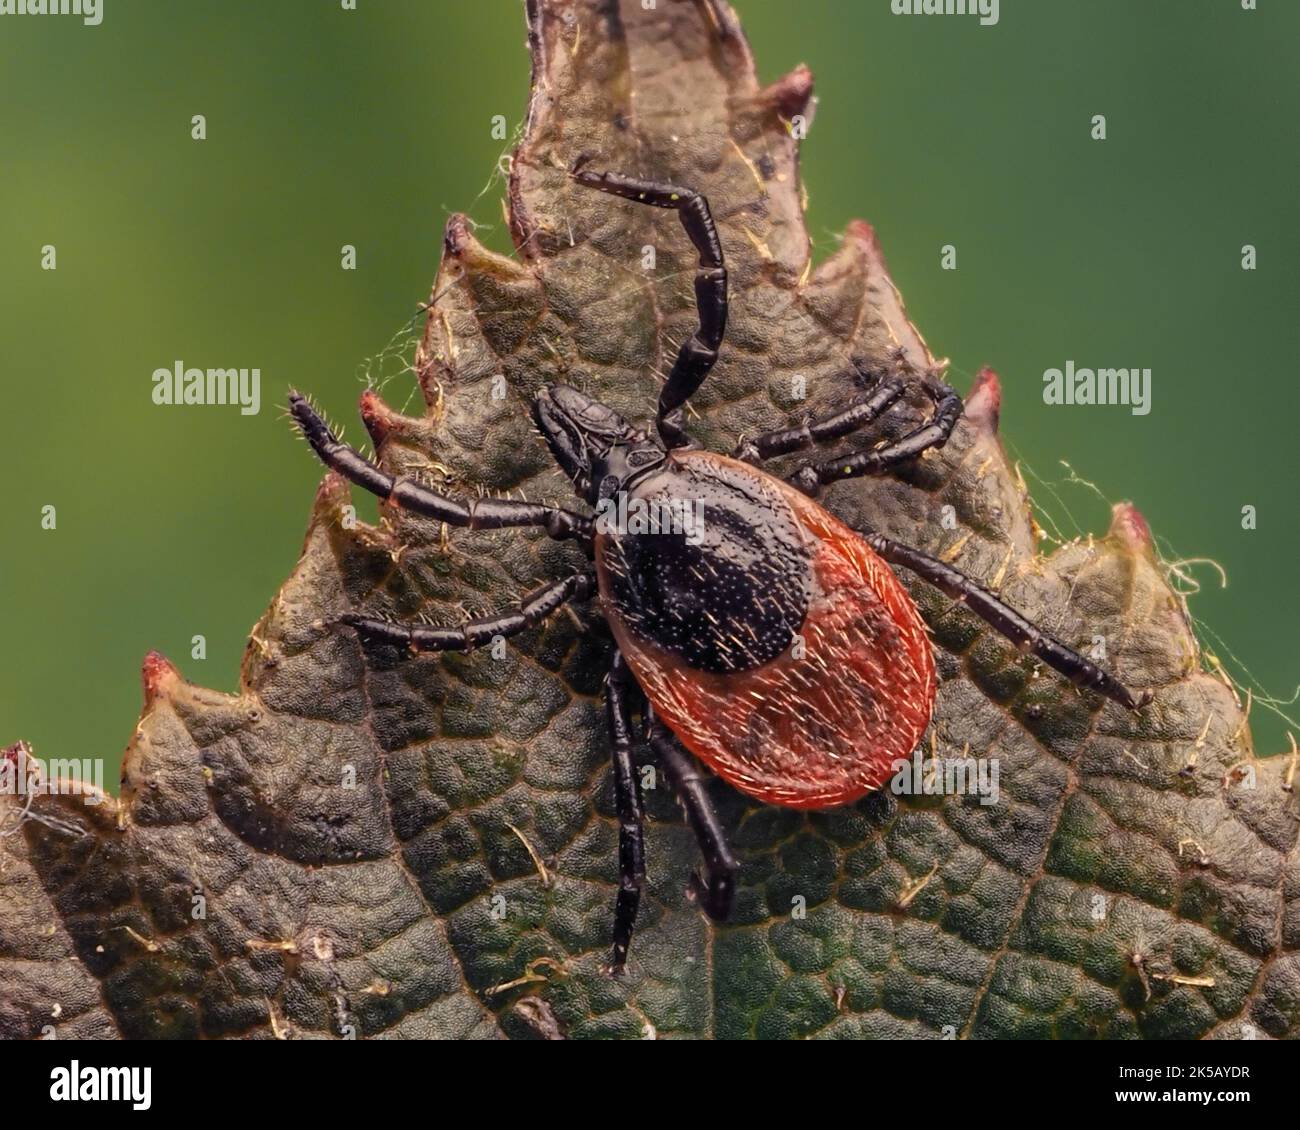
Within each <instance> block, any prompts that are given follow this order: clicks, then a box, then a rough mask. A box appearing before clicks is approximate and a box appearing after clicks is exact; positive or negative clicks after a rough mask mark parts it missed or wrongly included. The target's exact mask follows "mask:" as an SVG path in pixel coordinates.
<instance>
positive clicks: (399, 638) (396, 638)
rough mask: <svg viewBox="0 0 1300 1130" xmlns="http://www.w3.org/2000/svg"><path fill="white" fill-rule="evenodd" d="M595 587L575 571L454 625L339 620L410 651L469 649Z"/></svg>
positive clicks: (536, 620) (347, 616) (532, 622)
mask: <svg viewBox="0 0 1300 1130" xmlns="http://www.w3.org/2000/svg"><path fill="white" fill-rule="evenodd" d="M595 591H596V578H595V577H594V576H593V575H592V574H590V573H575V574H574V575H573V576H571V577H564V578H562V579H560V580H558V581H551V582H549V583H548V584H545V585H543V586H542V587H541V588H539V589H535V590H534V591H533V592H531V593H529V594H528V595H527V596H525V597H524V599H523V600H521V601H520V602H519V607H518V608H517V609H516V610H515V611H514V612H499V613H497V614H496V615H493V616H483V617H480V618H479V619H477V620H470V621H469V622H468V623H466V624H462V625H460V626H459V627H457V628H434V627H430V626H429V625H427V624H395V623H391V622H390V621H388V620H375V619H372V618H371V617H369V616H361V615H359V614H357V613H355V612H347V613H344V614H343V615H342V616H340V617H339V623H341V624H347V625H348V626H349V627H352V628H355V629H356V631H357V634H358V635H359V636H361V637H362V638H363V639H365V640H367V641H370V642H373V643H388V644H394V645H396V646H397V647H404V648H408V649H409V650H411V651H469V650H471V649H473V648H476V647H482V646H483V645H484V644H486V643H491V642H492V641H493V640H494V639H495V638H496V637H497V636H502V637H507V636H517V635H518V634H519V633H520V632H523V631H526V630H527V629H529V628H532V627H534V626H536V625H537V624H540V623H541V622H542V621H543V620H545V619H546V617H547V616H549V615H550V614H551V613H552V612H554V611H556V609H558V608H560V606H561V605H563V604H565V603H566V602H568V601H570V600H584V599H586V598H587V597H589V596H591V595H592V594H593V593H594V592H595Z"/></svg>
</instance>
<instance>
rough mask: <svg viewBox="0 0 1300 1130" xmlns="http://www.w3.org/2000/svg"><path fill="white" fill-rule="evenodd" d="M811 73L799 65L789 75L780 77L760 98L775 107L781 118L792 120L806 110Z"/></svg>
mask: <svg viewBox="0 0 1300 1130" xmlns="http://www.w3.org/2000/svg"><path fill="white" fill-rule="evenodd" d="M812 92H813V76H812V71H810V70H809V69H808V67H807V66H806V65H805V64H804V63H800V64H799V65H798V66H797V67H795V69H794V70H792V71H791V72H790V73H789V74H785V75H782V76H781V77H780V78H779V79H777V80H776V82H774V83H772V85H771V86H769V87H768V88H767V89H766V90H764V91H763V92H762V97H763V98H764V99H765V100H766V101H768V102H769V103H771V104H772V105H773V106H774V107H776V110H777V112H778V113H779V114H780V115H781V116H782V117H783V118H792V117H794V115H795V114H802V113H803V112H804V111H805V110H806V109H807V108H808V102H809V100H810V99H811V98H812Z"/></svg>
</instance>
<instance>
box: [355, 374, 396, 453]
mask: <svg viewBox="0 0 1300 1130" xmlns="http://www.w3.org/2000/svg"><path fill="white" fill-rule="evenodd" d="M361 422H362V423H363V424H365V426H366V431H367V432H369V433H370V438H371V439H372V440H374V443H375V446H376V447H378V446H379V445H380V444H381V443H383V442H384V440H386V439H387V438H388V433H389V432H390V431H392V429H393V424H394V423H395V422H396V417H395V416H394V415H393V410H392V409H391V408H389V407H388V405H387V404H385V403H384V401H383V398H382V397H380V395H379V393H377V392H376V391H375V390H374V389H373V388H368V389H366V391H365V392H363V393H362V394H361Z"/></svg>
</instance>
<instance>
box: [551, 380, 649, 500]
mask: <svg viewBox="0 0 1300 1130" xmlns="http://www.w3.org/2000/svg"><path fill="white" fill-rule="evenodd" d="M533 420H534V422H535V423H536V424H537V430H538V431H540V432H541V433H542V438H543V439H545V440H546V445H547V446H548V447H549V448H550V449H551V454H552V455H554V456H555V461H556V462H557V463H559V465H560V466H561V467H563V468H564V472H565V474H567V475H568V476H569V478H571V479H572V480H573V484H574V487H575V489H576V490H577V492H578V494H579V495H581V496H582V497H583V498H584V499H586V500H587V501H588V502H590V503H591V504H592V505H595V503H596V501H597V499H598V498H600V497H602V496H605V497H608V496H609V495H611V494H613V493H614V492H615V491H619V490H625V489H626V488H627V487H628V486H629V484H630V483H631V481H632V480H633V479H637V478H640V477H641V475H642V474H644V473H645V472H646V471H648V470H650V469H651V468H652V467H655V466H658V465H659V464H660V463H662V462H663V460H664V450H663V448H661V447H660V446H659V445H658V444H657V443H654V442H653V441H652V440H650V439H648V438H647V437H646V434H645V433H644V432H642V431H640V430H639V429H637V428H634V427H632V425H631V424H629V423H628V422H627V421H626V420H624V419H623V417H622V416H620V415H619V414H618V413H617V412H615V411H614V410H613V409H612V408H609V407H607V406H606V405H604V404H601V403H600V401H598V400H593V399H591V397H589V396H586V395H584V394H583V393H581V392H579V391H578V390H577V389H575V388H570V387H569V386H568V385H543V386H542V388H541V389H539V390H538V392H537V396H536V398H535V399H534V400H533Z"/></svg>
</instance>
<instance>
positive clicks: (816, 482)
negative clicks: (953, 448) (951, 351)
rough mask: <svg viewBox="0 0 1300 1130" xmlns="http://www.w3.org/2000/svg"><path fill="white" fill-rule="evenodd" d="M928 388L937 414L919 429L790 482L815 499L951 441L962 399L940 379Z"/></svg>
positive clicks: (811, 468)
mask: <svg viewBox="0 0 1300 1130" xmlns="http://www.w3.org/2000/svg"><path fill="white" fill-rule="evenodd" d="M882 387H883V386H882ZM925 389H926V392H927V393H929V395H930V398H931V399H932V400H933V401H934V412H933V413H931V415H930V418H929V419H928V420H927V421H926V422H925V423H924V424H922V425H921V426H920V427H919V428H915V429H913V430H912V431H910V432H908V433H907V435H905V436H903V437H902V438H901V439H898V440H896V441H895V442H893V443H890V444H886V445H885V446H884V447H878V448H875V449H874V450H872V451H859V452H855V453H854V454H852V455H844V456H841V457H839V458H836V459H826V460H823V461H822V462H820V463H808V464H806V465H804V466H803V467H800V468H799V470H798V471H796V472H795V473H794V474H793V475H791V476H790V477H789V479H788V480H787V482H789V483H790V484H791V486H794V487H796V488H797V489H798V490H801V491H803V493H804V494H806V495H809V496H811V497H816V495H817V494H818V493H819V492H820V490H821V488H822V487H824V486H826V485H827V484H828V483H835V482H839V481H840V480H841V479H856V478H860V477H861V476H863V475H883V474H886V473H887V472H889V471H891V470H892V469H893V468H895V467H897V466H898V465H899V464H900V463H906V462H908V461H909V460H911V459H915V458H916V457H917V456H918V455H921V454H923V453H925V452H926V451H928V450H929V449H930V448H932V447H942V446H943V445H944V444H946V443H947V442H948V439H949V437H950V436H951V435H952V430H953V428H955V427H956V426H957V421H958V420H960V419H961V413H962V407H963V405H962V399H961V397H960V396H958V395H957V393H956V392H955V391H953V390H952V389H951V388H949V387H948V386H947V385H946V384H943V383H942V382H941V381H938V380H930V381H927V382H926V384H925ZM849 411H853V409H850V410H849ZM832 419H833V418H832ZM805 446H807V445H805ZM791 450H797V448H792V449H791Z"/></svg>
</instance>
